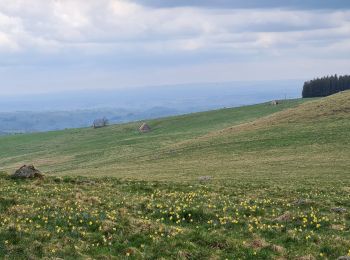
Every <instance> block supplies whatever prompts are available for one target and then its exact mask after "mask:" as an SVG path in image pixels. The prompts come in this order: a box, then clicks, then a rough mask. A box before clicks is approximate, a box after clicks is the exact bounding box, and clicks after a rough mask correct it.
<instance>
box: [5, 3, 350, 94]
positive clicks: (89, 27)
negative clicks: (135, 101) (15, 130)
mask: <svg viewBox="0 0 350 260" xmlns="http://www.w3.org/2000/svg"><path fill="white" fill-rule="evenodd" d="M282 2H283V3H282ZM286 2H287V3H286ZM349 68H350V1H348V0H332V1H330V0H324V1H322V0H310V1H307V0H304V1H301V0H294V1H293V0H291V1H277V0H265V1H261V0H253V1H247V0H192V1H191V0H130V1H127V0H30V1H29V0H1V1H0V95H1V94H20V93H36V92H56V91H64V90H79V89H86V88H89V89H98V88H120V87H133V86H147V85H162V84H178V83H191V82H192V83H193V82H221V81H234V80H280V79H308V78H312V77H314V76H322V75H327V74H334V73H338V74H346V73H349Z"/></svg>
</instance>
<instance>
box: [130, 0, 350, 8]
mask: <svg viewBox="0 0 350 260" xmlns="http://www.w3.org/2000/svg"><path fill="white" fill-rule="evenodd" d="M136 1H137V2H138V3H140V4H142V5H148V6H152V7H158V8H160V7H161V8H165V7H180V6H194V7H210V8H215V9H216V8H229V9H242V8H249V9H252V8H264V9H266V8H280V9H342V8H349V7H350V3H349V2H348V1H346V0H333V1H329V0H307V1H305V0H288V1H280V0H264V1H262V0H248V1H247V0H167V1H164V0H136Z"/></svg>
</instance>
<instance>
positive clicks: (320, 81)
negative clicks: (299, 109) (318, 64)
mask: <svg viewBox="0 0 350 260" xmlns="http://www.w3.org/2000/svg"><path fill="white" fill-rule="evenodd" d="M347 89H350V75H344V76H337V74H336V75H334V76H327V77H322V78H316V79H313V80H310V81H306V82H305V83H304V87H303V98H309V97H325V96H329V95H332V94H335V93H337V92H340V91H343V90H347Z"/></svg>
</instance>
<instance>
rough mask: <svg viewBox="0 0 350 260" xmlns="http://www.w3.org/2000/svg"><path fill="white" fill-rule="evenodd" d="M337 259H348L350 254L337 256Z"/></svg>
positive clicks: (349, 259)
mask: <svg viewBox="0 0 350 260" xmlns="http://www.w3.org/2000/svg"><path fill="white" fill-rule="evenodd" d="M337 260H350V256H349V255H344V256H339V257H338V258H337Z"/></svg>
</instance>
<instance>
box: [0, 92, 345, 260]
mask: <svg viewBox="0 0 350 260" xmlns="http://www.w3.org/2000/svg"><path fill="white" fill-rule="evenodd" d="M149 124H150V125H151V127H152V128H153V131H152V132H151V133H148V134H139V133H138V132H137V126H138V125H139V123H132V124H125V125H115V126H111V127H108V128H104V129H97V130H94V129H74V130H67V131H60V132H49V133H41V134H32V135H20V136H9V137H3V138H0V145H1V149H0V165H1V167H2V168H1V169H2V170H3V171H4V173H3V174H2V175H1V176H0V258H5V257H7V258H15V259H20V258H23V259H28V258H32V259H36V258H43V257H48V258H57V257H58V258H64V259H86V258H96V259H128V258H131V259H300V260H302V259H304V260H305V259H337V258H338V257H339V256H345V255H347V254H349V255H350V214H349V210H350V203H349V201H350V195H349V194H350V193H349V191H350V178H349V174H350V161H349V158H350V131H349V130H350V92H344V93H339V94H336V95H333V96H330V97H327V98H322V99H315V100H292V101H286V102H284V103H282V104H281V105H279V106H276V107H274V106H270V105H269V104H260V105H256V106H248V107H241V108H234V109H225V110H218V111H211V112H206V113H198V114H191V115H185V116H180V117H172V118H164V119H159V120H154V121H150V122H149ZM24 162H35V164H36V165H38V166H39V168H40V169H42V170H43V171H44V172H46V173H47V175H48V177H46V178H45V179H44V180H34V181H33V180H28V181H16V180H13V179H10V178H8V177H7V175H6V173H9V172H11V171H12V170H13V169H15V168H16V167H18V166H20V165H21V164H22V163H24ZM50 175H52V176H50ZM76 175H85V177H83V176H82V177H75V176H76ZM91 176H93V177H96V178H92V177H91ZM200 176H210V177H207V179H206V178H204V179H203V178H201V177H200ZM115 177H118V178H115ZM28 244H30V245H31V246H30V247H28Z"/></svg>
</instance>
